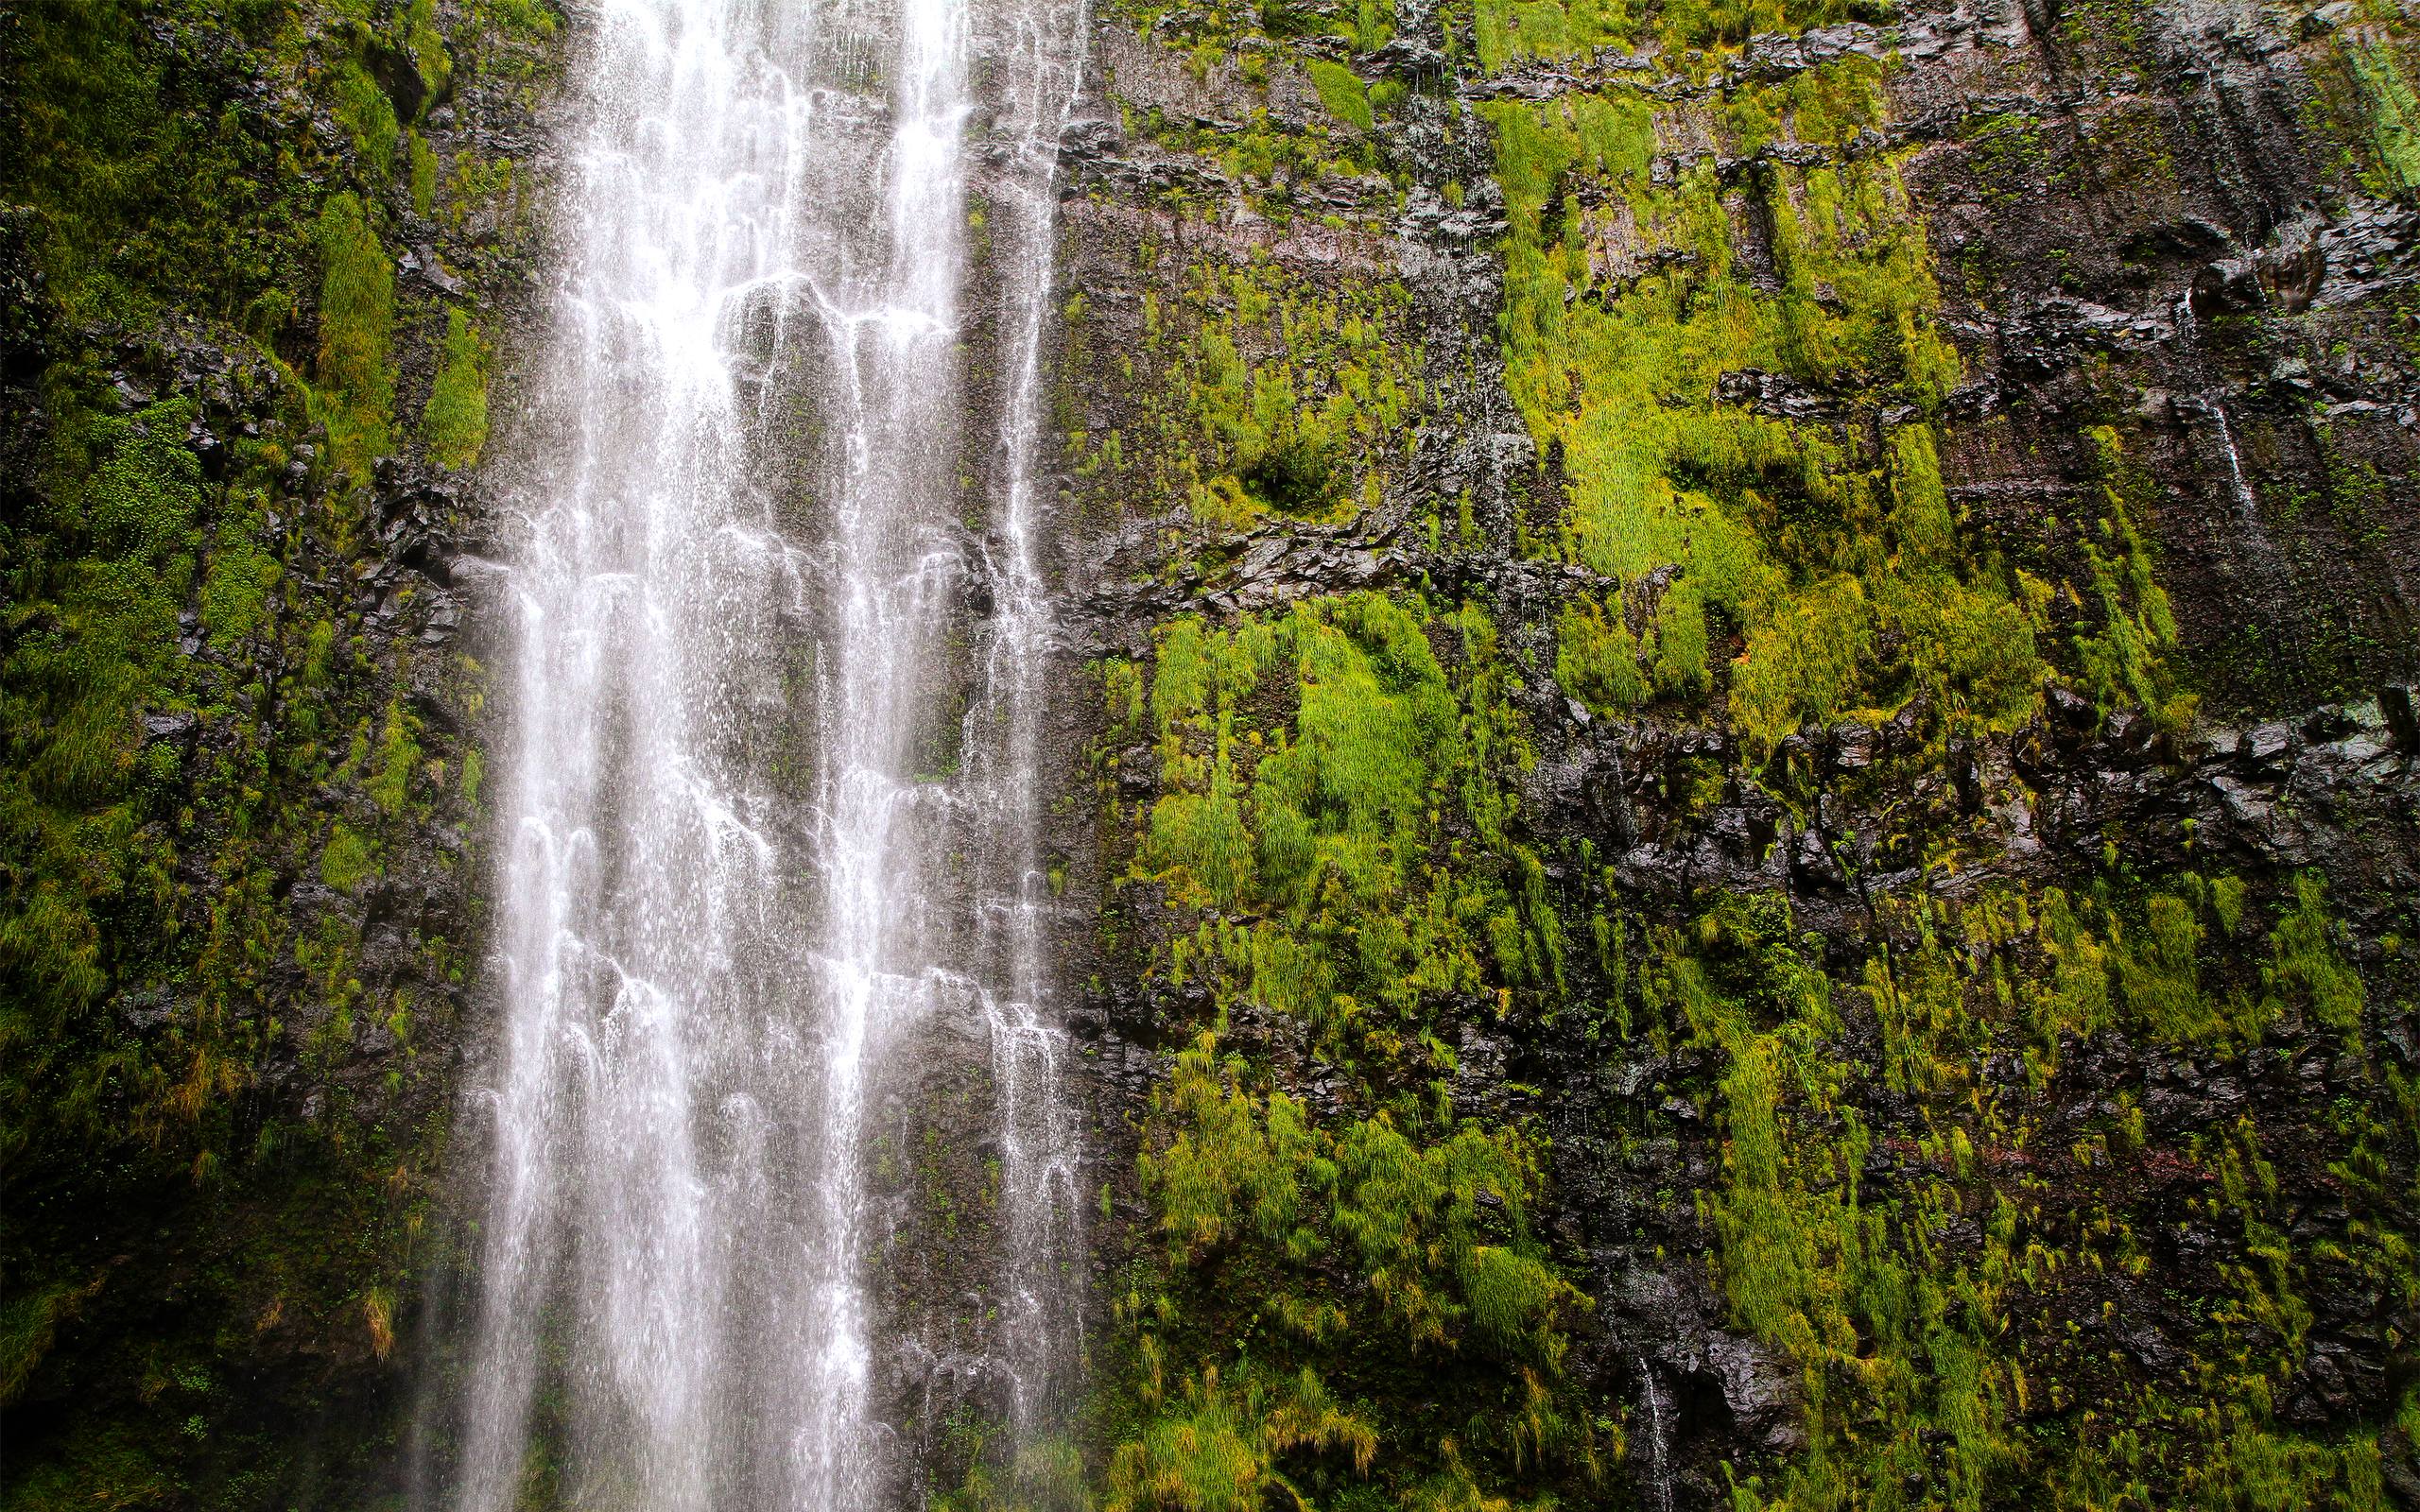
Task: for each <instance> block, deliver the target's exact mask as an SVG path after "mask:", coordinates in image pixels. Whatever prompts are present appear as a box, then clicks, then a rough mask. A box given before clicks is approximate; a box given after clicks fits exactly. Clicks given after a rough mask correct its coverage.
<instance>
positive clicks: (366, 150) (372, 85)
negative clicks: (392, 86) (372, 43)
mask: <svg viewBox="0 0 2420 1512" xmlns="http://www.w3.org/2000/svg"><path fill="white" fill-rule="evenodd" d="M333 93H334V94H335V96H336V117H337V122H338V123H339V124H340V125H342V126H343V127H344V129H345V132H346V134H347V135H348V136H350V137H351V138H352V139H353V146H354V151H356V152H358V153H360V154H361V161H362V163H363V164H364V165H365V166H367V167H368V168H369V169H370V171H371V174H372V182H373V183H374V182H379V181H383V180H388V179H391V178H393V177H394V175H395V139H396V136H397V135H398V133H399V132H400V131H401V129H402V128H401V126H400V125H399V124H398V123H397V122H396V120H395V108H394V107H393V106H392V105H390V104H389V103H388V101H387V94H386V92H385V91H384V90H382V89H380V88H379V87H378V81H377V80H376V79H374V78H372V77H370V70H369V69H367V68H365V67H363V66H362V64H361V63H360V62H359V61H357V60H353V59H347V60H345V61H344V62H342V63H341V64H339V65H337V70H336V77H335V84H334V91H333Z"/></svg>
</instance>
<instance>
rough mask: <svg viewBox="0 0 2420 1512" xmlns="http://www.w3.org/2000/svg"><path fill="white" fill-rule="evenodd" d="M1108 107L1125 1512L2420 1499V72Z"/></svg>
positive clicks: (2272, 36)
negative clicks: (1133, 1510) (2411, 1248)
mask: <svg viewBox="0 0 2420 1512" xmlns="http://www.w3.org/2000/svg"><path fill="white" fill-rule="evenodd" d="M1100 36H1101V42H1100V49H1099V60H1100V64H1101V66H1100V68H1099V70H1098V80H1099V95H1098V100H1097V102H1096V107H1095V117H1096V118H1095V119H1094V120H1093V121H1092V122H1091V123H1089V124H1088V125H1087V126H1086V127H1084V128H1082V129H1080V130H1079V131H1078V132H1077V133H1075V135H1074V137H1073V139H1072V140H1071V141H1070V144H1069V150H1070V152H1071V153H1072V154H1073V155H1074V156H1075V157H1076V158H1077V159H1078V160H1079V161H1080V163H1081V164H1082V172H1081V177H1080V183H1081V184H1082V186H1083V189H1084V195H1083V197H1082V198H1080V200H1079V201H1078V202H1076V203H1073V204H1071V206H1070V207H1069V216H1068V219H1069V229H1068V232H1067V237H1066V243H1067V251H1066V255H1065V257H1064V259H1063V263H1064V266H1065V274H1064V277H1065V279H1066V281H1067V289H1068V296H1069V300H1070V303H1069V307H1068V310H1067V324H1066V343H1065V353H1064V359H1063V360H1064V371H1065V399H1064V412H1063V424H1064V434H1065V438H1066V442H1067V453H1066V455H1067V472H1066V474H1065V476H1064V478H1063V499H1064V508H1065V517H1066V519H1067V521H1068V522H1069V526H1070V534H1071V540H1072V549H1071V551H1070V553H1069V559H1068V565H1067V576H1066V581H1067V585H1068V586H1067V596H1068V597H1069V598H1070V599H1071V600H1074V601H1077V602H1080V603H1081V604H1082V605H1083V606H1084V607H1085V610H1086V611H1087V613H1088V615H1089V619H1088V620H1087V622H1086V624H1087V630H1088V633H1089V636H1090V639H1089V640H1088V642H1087V643H1086V644H1084V646H1083V647H1082V653H1081V654H1082V655H1083V656H1084V657H1086V658H1088V660H1086V661H1085V662H1083V664H1082V666H1081V667H1080V669H1078V668H1074V667H1071V670H1070V676H1069V678H1068V681H1069V683H1070V684H1071V685H1073V686H1075V687H1077V688H1079V689H1080V690H1081V691H1082V693H1083V694H1084V695H1085V696H1090V697H1093V698H1095V699H1097V700H1098V702H1097V703H1096V704H1095V706H1094V707H1095V708H1096V710H1097V711H1098V712H1097V713H1094V714H1093V717H1092V720H1091V722H1090V725H1089V727H1088V728H1089V731H1090V736H1091V739H1090V752H1091V753H1090V756H1089V758H1088V760H1087V762H1086V763H1085V764H1084V765H1081V766H1080V767H1079V768H1078V769H1075V770H1072V771H1071V772H1070V774H1069V777H1068V784H1069V792H1070V794H1071V796H1072V797H1074V798H1075V799H1076V800H1077V805H1078V810H1079V812H1080V815H1081V817H1080V819H1077V818H1071V819H1070V821H1069V823H1068V825H1067V830H1066V834H1065V837H1064V843H1065V844H1066V845H1067V846H1068V848H1069V850H1070V852H1071V854H1076V855H1079V856H1080V857H1081V860H1080V863H1079V864H1078V866H1077V868H1076V869H1077V872H1078V874H1079V876H1080V883H1079V891H1080V895H1081V896H1082V897H1083V899H1084V900H1085V902H1086V904H1087V907H1088V908H1089V906H1090V905H1092V904H1093V903H1094V902H1096V901H1097V902H1098V910H1099V913H1098V917H1099V919H1100V927H1099V929H1098V932H1097V933H1096V934H1095V937H1094V939H1093V940H1092V942H1091V945H1090V951H1089V954H1088V955H1087V956H1085V957H1084V958H1083V959H1084V964H1082V965H1081V966H1080V967H1079V969H1078V972H1077V974H1078V975H1079V976H1081V975H1082V974H1084V973H1085V972H1089V973H1091V974H1090V991H1089V994H1088V996H1087V997H1086V1000H1085V1007H1084V1008H1083V1010H1082V1014H1083V1018H1082V1022H1083V1024H1084V1025H1085V1026H1086V1027H1087V1028H1088V1029H1089V1031H1090V1032H1091V1033H1092V1034H1094V1035H1095V1036H1096V1040H1095V1043H1096V1047H1097V1055H1096V1063H1097V1064H1098V1065H1099V1066H1100V1067H1101V1068H1102V1073H1101V1080H1100V1084H1101V1089H1102V1091H1101V1097H1102V1099H1103V1102H1104V1104H1105V1106H1106V1107H1107V1108H1111V1109H1113V1110H1115V1112H1116V1113H1119V1114H1122V1115H1123V1117H1122V1118H1104V1119H1103V1120H1102V1125H1103V1127H1104V1130H1106V1131H1113V1132H1110V1133H1108V1134H1107V1136H1106V1137H1105V1138H1104V1140H1103V1154H1104V1155H1105V1156H1107V1157H1109V1159H1110V1164H1111V1167H1112V1169H1111V1170H1110V1171H1109V1172H1108V1173H1107V1175H1108V1177H1109V1190H1108V1191H1107V1192H1105V1194H1104V1204H1105V1208H1104V1211H1108V1212H1111V1213H1113V1214H1114V1216H1113V1218H1112V1221H1110V1222H1109V1223H1108V1224H1106V1225H1104V1229H1105V1233H1104V1236H1103V1244H1104V1246H1105V1247H1106V1249H1107V1251H1108V1257H1107V1258H1106V1259H1105V1262H1104V1265H1103V1268H1102V1270H1101V1272H1100V1275H1101V1277H1102V1281H1103V1284H1102V1287H1101V1290H1102V1293H1103V1297H1104V1301H1105V1303H1106V1305H1107V1307H1108V1310H1109V1314H1110V1316H1109V1317H1108V1318H1106V1319H1105V1320H1104V1329H1103V1332H1104V1339H1103V1341H1102V1343H1101V1345H1100V1346H1099V1348H1098V1353H1097V1360H1098V1367H1099V1375H1100V1383H1101V1389H1100V1399H1099V1402H1098V1409H1099V1417H1098V1421H1097V1423H1096V1430H1097V1433H1098V1440H1099V1449H1100V1452H1101V1459H1100V1470H1101V1481H1100V1485H1101V1488H1102V1494H1103V1497H1104V1499H1105V1503H1106V1504H1108V1505H1112V1506H1120V1507H1124V1506H1141V1505H1155V1506H1156V1505H1167V1506H1175V1505H1185V1506H1195V1505H1202V1506H1206V1505H1212V1504H1224V1503H1223V1502H1222V1501H1221V1497H1222V1496H1223V1495H1224V1494H1225V1493H1224V1492H1223V1491H1222V1490H1220V1489H1219V1488H1220V1487H1223V1486H1228V1485H1230V1484H1234V1485H1238V1486H1242V1487H1244V1488H1245V1492H1246V1494H1247V1495H1254V1496H1259V1495H1274V1496H1278V1497H1279V1498H1280V1499H1281V1500H1282V1499H1283V1492H1282V1491H1280V1490H1279V1489H1278V1488H1279V1487H1290V1488H1291V1489H1292V1490H1294V1491H1295V1492H1296V1493H1298V1494H1302V1495H1305V1496H1308V1497H1309V1498H1311V1499H1312V1500H1314V1501H1319V1502H1322V1503H1326V1502H1334V1503H1338V1504H1343V1505H1352V1504H1360V1503H1364V1502H1367V1503H1369V1504H1379V1503H1418V1504H1423V1505H1428V1504H1434V1505H1440V1506H1443V1505H1454V1506H1478V1505H1488V1506H1499V1505H1506V1504H1512V1503H1523V1504H1527V1503H1532V1502H1541V1501H1543V1500H1544V1499H1546V1498H1547V1497H1552V1498H1553V1499H1555V1500H1558V1501H1563V1502H1567V1503H1568V1502H1577V1503H1587V1504H1596V1503H1608V1504H1639V1505H1644V1506H1650V1507H1657V1508H1665V1507H1673V1506H1687V1505H1712V1504H1716V1503H1726V1504H1734V1505H1740V1506H1749V1505H1765V1504H1780V1503H1787V1504H1789V1505H1792V1506H1805V1505H1827V1506H1828V1505H1845V1504H1858V1505H1876V1506H1881V1505H1911V1506H1912V1505H1979V1504H1983V1503H1986V1502H1989V1503H2006V1502H2010V1501H2013V1500H2014V1499H2017V1498H2020V1497H2023V1498H2028V1499H2040V1500H2043V1501H2046V1502H2048V1503H2054V1504H2060V1505H2073V1506H2079V1507H2082V1506H2095V1507H2101V1506H2120V1505H2152V1504H2163V1505H2165V1504H2180V1505H2183V1504H2189V1505H2245V1506H2252V1505H2262V1506H2271V1505H2273V1506H2288V1505H2314V1504H2323V1503H2330V1502H2331V1501H2332V1502H2333V1503H2341V1504H2345V1505H2361V1506H2375V1505H2382V1504H2387V1503H2394V1504H2403V1503H2405V1502H2406V1501H2407V1500H2408V1499H2411V1498H2415V1497H2420V1475H2415V1473H2414V1469H2413V1465H2412V1457H2411V1456H2412V1448H2411V1431H2412V1425H2411V1424H2410V1423H2408V1422H2407V1421H2406V1418H2407V1417H2409V1416H2410V1413H2411V1406H2410V1405H2409V1404H2407V1403H2406V1401H2405V1398H2404V1393H2405V1390H2406V1382H2407V1380H2408V1378H2409V1374H2410V1368H2409V1358H2408V1354H2407V1352H2406V1351H2407V1350H2408V1348H2409V1344H2408V1341H2409V1338H2410V1336H2411V1330H2412V1318H2411V1306H2412V1304H2413V1302H2414V1300H2415V1299H2420V1292H2415V1291H2414V1289H2413V1285H2414V1273H2413V1272H2412V1270H2411V1263H2410V1261H2409V1259H2408V1256H2407V1241H2406V1239H2405V1238H2404V1235H2405V1234H2407V1233H2408V1232H2409V1226H2410V1224H2411V1200H2412V1199H2411V1193H2412V1188H2411V1181H2412V1178H2413V1174H2414V1167H2413V1163H2412V1161H2413V1157H2414V1154H2415V1147H2414V1144H2413V1140H2414V1137H2415V1134H2420V1129H2415V1126H2414V1125H2413V1124H2412V1122H2411V1112H2410V1106H2411V1105H2410V1103H2409V1101H2408V1098H2409V1092H2408V1090H2407V1089H2408V1087H2409V1085H2410V1077H2411V1074H2412V1069H2413V1068H2412V1066H2411V1062H2410V1059H2409V1057H2408V1053H2407V1050H2406V1049H2405V1048H2404V1047H2405V1046H2406V1045H2407V1044H2408V1043H2409V1040H2410V1033H2411V1031H2410V1029H2409V1027H2408V1026H2407V1024H2406V1022H2405V1021H2406V1020H2407V1018H2408V1017H2409V1014H2410V1011H2411V1001H2412V991H2413V984H2412V972H2411V962H2410V957H2409V953H2408V948H2407V946H2406V945H2405V943H2404V941H2405V939H2406V938H2407V937H2408V936H2409V934H2410V930H2411V920H2410V917H2409V916H2410V902H2409V900H2410V898H2411V896H2412V879H2413V867H2414V862H2415V851H2414V842H2415V838H2420V835H2416V834H2415V828H2414V822H2413V817H2412V816H2413V814H2414V804H2413V796H2414V795H2413V781H2414V779H2413V766H2412V758H2413V755H2414V752H2415V748H2420V747H2415V740H2414V736H2415V734H2420V730H2415V728H2414V725H2413V721H2412V716H2411V713H2410V711H2411V695H2410V692H2409V689H2408V686H2407V680H2406V679H2410V678H2411V675H2412V672H2413V668H2414V658H2415V654H2420V653H2415V650H2414V646H2415V640H2414V636H2413V633H2412V621H2411V615H2412V600H2411V574H2412V572H2413V567H2414V563H2415V560H2420V557H2415V543H2414V535H2413V533H2414V529H2415V519H2414V499H2413V494H2412V491H2411V485H2410V483H2409V482H2408V480H2407V474H2409V473H2410V472H2411V458H2410V449H2411V446H2412V444H2413V435H2414V431H2413V424H2412V411H2411V386H2412V380H2413V361H2414V349H2413V347H2412V345H2411V334H2410V320H2411V316H2410V313H2409V307H2408V302H2409V301H2410V299H2411V285H2410V280H2411V276H2412V272H2413V267H2412V264H2411V236H2412V227H2413V220H2412V214H2413V213H2412V210H2411V205H2412V203H2413V201H2412V198H2411V197H2412V182H2413V174H2414V171H2415V164H2414V163H2413V160H2412V158H2411V137H2410V135H2409V134H2408V133H2409V131H2410V129H2411V127H2410V124H2409V123H2410V122H2411V115H2410V113H2409V112H2410V110H2411V104H2410V101H2411V93H2410V90H2411V85H2410V83H2409V80H2410V78H2411V51H2410V47H2411V43H2410V42H2409V37H2410V32H2409V29H2408V22H2407V21H2406V20H2405V18H2404V17H2403V16H2402V15H2401V13H2400V12H2397V11H2394V10H2393V9H2388V8H2372V9H2353V8H2350V7H2345V8H2336V7H2330V8H2327V9H2321V10H2317V11H2314V12H2312V13H2310V14H2308V15H2306V14H2303V13H2300V12H2292V11H2280V10H2274V9H2258V8H2212V7H2202V6H2132V5H2093V6H2071V7H2067V8H2065V9H2047V8H2022V9H2021V8H2018V7H2015V6H2008V7H1991V6H1984V7H1969V6H1960V7H1926V6H1915V7H1910V8H1908V9H1905V10H1903V11H1900V12H1896V13H1885V12H1881V11H1864V10H1858V9H1853V8H1838V7H1824V6H1810V7H1781V6H1760V7H1736V8H1735V7H1720V6H1718V7H1711V8H1705V9H1699V8H1695V7H1689V6H1667V7H1663V8H1661V9H1655V10H1651V11H1646V12H1639V13H1632V12H1628V11H1624V10H1622V9H1620V8H1616V7H1588V6H1578V5H1574V6H1564V5H1560V4H1557V3H1554V0H1543V3H1534V0H1533V3H1519V0H1515V3H1512V4H1488V3H1484V0H1482V3H1480V4H1478V5H1476V6H1474V7H1459V8H1441V9H1434V10H1430V9H1415V8H1410V7H1399V8H1397V9H1394V10H1392V12H1391V11H1389V10H1387V9H1385V8H1383V7H1379V8H1373V7H1369V6H1365V7H1363V8H1362V9H1360V10H1359V11H1357V12H1349V11H1347V10H1345V9H1340V8H1335V7H1324V6H1305V7H1299V8H1289V7H1281V6H1274V5H1265V6H1262V7H1260V8H1258V9H1215V8H1177V9H1125V10H1117V11H1114V12H1112V13H1110V14H1107V15H1104V16H1103V17H1102V18H1101V21H1100ZM1070 985H1071V986H1073V985H1075V984H1074V983H1073V982H1071V984H1070ZM1129 1149H1132V1150H1133V1151H1134V1152H1135V1155H1136V1157H1137V1158H1138V1159H1137V1160H1136V1164H1135V1166H1134V1167H1133V1168H1132V1170H1131V1171H1129V1170H1128V1169H1125V1168H1123V1167H1122V1166H1121V1165H1120V1159H1121V1158H1123V1157H1124V1156H1125V1154H1126V1152H1127V1150H1129Z"/></svg>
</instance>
